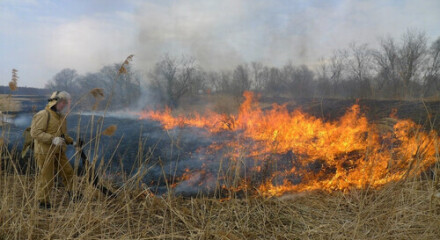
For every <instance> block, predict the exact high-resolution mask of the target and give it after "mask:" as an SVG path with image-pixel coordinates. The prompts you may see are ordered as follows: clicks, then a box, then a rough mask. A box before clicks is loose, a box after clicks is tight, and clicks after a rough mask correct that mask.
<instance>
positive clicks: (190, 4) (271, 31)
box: [0, 0, 440, 87]
mask: <svg viewBox="0 0 440 240" xmlns="http://www.w3.org/2000/svg"><path fill="white" fill-rule="evenodd" d="M439 13H440V1H439V0H413V1H410V0H402V1H397V0H392V1H386V0H359V1H350V0H326V1H324V0H321V1H317V0H272V1H269V0H252V1H251V0H223V1H209V0H174V1H170V0H161V1H147V0H145V1H143V0H128V1H115V0H77V1H69V0H0V81H1V82H0V85H7V84H8V82H9V81H10V79H11V75H12V74H11V71H12V69H13V68H16V69H18V70H19V72H18V75H19V77H20V78H19V82H18V84H19V86H32V87H43V86H44V84H45V83H46V82H47V81H48V80H49V79H51V78H52V77H53V76H54V75H55V74H56V73H57V72H59V71H60V70H62V69H63V68H73V69H76V70H77V71H78V73H80V74H85V73H87V72H93V71H98V70H99V69H100V68H101V67H102V66H104V65H108V64H112V63H118V62H122V61H123V60H124V59H125V58H126V57H127V56H128V55H130V54H134V55H135V57H134V61H133V64H134V66H135V68H136V69H138V70H140V71H142V72H146V71H148V70H149V69H150V68H151V67H152V66H153V65H154V63H155V62H156V61H158V60H159V59H160V57H161V56H163V54H165V53H168V54H170V55H172V56H181V55H182V54H184V55H188V56H193V57H195V58H196V59H197V60H198V63H199V64H200V65H201V66H202V67H203V68H205V69H207V70H219V69H230V68H232V67H234V66H235V65H236V64H239V63H243V62H251V61H260V62H263V63H264V64H267V65H270V66H282V65H283V64H285V63H286V62H288V61H291V62H292V63H294V64H310V65H313V63H315V62H317V61H318V59H319V58H321V57H327V56H329V55H331V53H332V51H333V50H335V49H340V48H346V47H348V44H349V43H350V42H357V43H359V44H363V43H367V44H368V45H369V46H370V47H375V46H377V44H378V39H379V38H380V37H385V36H391V37H394V38H396V40H399V38H400V36H401V35H402V34H403V33H404V32H405V31H406V30H408V29H418V30H421V31H424V32H425V33H426V35H427V37H428V41H429V43H431V42H432V41H433V40H435V39H437V38H438V37H440V14H439Z"/></svg>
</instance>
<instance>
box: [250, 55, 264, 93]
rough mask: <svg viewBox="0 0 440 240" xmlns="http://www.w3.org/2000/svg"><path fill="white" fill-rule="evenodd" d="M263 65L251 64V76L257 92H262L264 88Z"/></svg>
mask: <svg viewBox="0 0 440 240" xmlns="http://www.w3.org/2000/svg"><path fill="white" fill-rule="evenodd" d="M262 72H263V64H261V63H259V62H251V73H252V74H251V75H252V83H253V86H252V89H254V90H255V91H262V90H263V88H264V81H263V77H262Z"/></svg>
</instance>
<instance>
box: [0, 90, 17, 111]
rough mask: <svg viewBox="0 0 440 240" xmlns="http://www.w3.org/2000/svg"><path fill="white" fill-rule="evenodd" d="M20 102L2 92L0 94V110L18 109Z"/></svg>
mask: <svg viewBox="0 0 440 240" xmlns="http://www.w3.org/2000/svg"><path fill="white" fill-rule="evenodd" d="M20 110H21V104H20V101H19V100H17V99H15V98H13V97H11V96H8V95H4V94H0V111H1V112H10V111H20Z"/></svg>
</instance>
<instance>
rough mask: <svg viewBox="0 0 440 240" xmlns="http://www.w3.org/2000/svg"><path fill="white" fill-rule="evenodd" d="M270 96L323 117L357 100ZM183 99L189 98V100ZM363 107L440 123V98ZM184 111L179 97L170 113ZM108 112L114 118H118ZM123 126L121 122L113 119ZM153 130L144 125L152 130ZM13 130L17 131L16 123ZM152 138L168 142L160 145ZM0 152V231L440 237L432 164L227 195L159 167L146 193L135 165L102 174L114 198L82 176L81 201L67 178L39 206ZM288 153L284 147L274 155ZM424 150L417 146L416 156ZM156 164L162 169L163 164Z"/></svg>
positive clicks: (34, 235)
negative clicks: (182, 186)
mask: <svg viewBox="0 0 440 240" xmlns="http://www.w3.org/2000/svg"><path fill="white" fill-rule="evenodd" d="M231 101H232V100H231ZM204 102H207V101H204ZM212 102H213V103H212V105H213V106H214V107H213V109H215V111H217V112H222V113H234V111H235V112H236V111H237V110H236V108H238V106H239V104H236V107H234V108H231V109H229V107H230V106H231V105H233V103H232V102H231V103H229V104H224V102H225V100H224V99H221V98H220V99H215V101H212ZM271 102H278V103H287V108H289V109H290V110H291V109H294V108H297V107H298V106H302V108H303V109H304V111H306V112H308V113H309V114H311V115H314V116H317V117H322V118H324V119H327V120H329V121H330V120H333V119H337V118H338V117H340V116H341V115H344V112H345V109H346V108H347V107H349V106H350V105H351V104H353V101H348V100H317V101H310V100H295V101H291V100H286V99H282V98H272V99H268V100H263V103H262V104H261V105H262V106H263V108H270V103H271ZM187 105H188V106H189V105H191V102H189V103H188V104H187ZM361 106H362V108H363V109H364V108H366V109H369V111H368V116H367V117H368V119H369V120H372V121H374V119H376V121H377V122H378V123H379V122H382V119H383V118H385V117H387V116H388V115H389V114H390V110H392V109H393V108H395V107H396V108H398V110H400V111H398V112H397V113H396V114H397V115H398V116H399V118H408V117H411V116H412V118H413V120H414V121H415V122H417V123H419V124H421V125H422V126H424V127H423V130H421V131H429V130H432V129H433V130H438V128H437V125H436V124H437V121H435V117H436V112H435V111H433V109H434V110H436V109H438V108H437V106H438V103H437V102H427V103H422V102H400V101H395V102H383V101H365V102H364V103H362V102H361ZM415 106H416V107H415ZM185 111H187V110H186V109H185V105H184V106H183V107H182V109H179V110H177V111H176V114H178V113H181V112H185ZM426 112H428V113H430V114H426ZM427 115H428V116H430V117H426V116H427ZM112 121H113V122H112V123H116V122H117V120H116V119H113V120H112ZM119 121H121V120H119ZM124 121H125V120H124ZM124 123H126V122H124ZM130 123H132V122H130ZM145 124H147V123H145ZM121 125H122V124H121ZM126 125H127V124H126ZM154 126H156V125H154ZM122 127H123V126H120V125H119V128H122ZM104 128H105V127H104ZM5 129H11V128H3V131H2V134H4V133H5ZM154 129H155V128H153V127H151V128H150V130H151V131H153V130H154ZM12 130H14V131H15V128H12ZM119 130H120V129H119ZM123 130H124V129H123ZM170 132H171V130H170ZM188 132H192V129H191V128H190V129H188V130H186V131H184V130H182V132H179V134H180V135H178V136H180V137H181V138H182V139H183V140H180V141H181V143H180V144H179V146H182V148H183V149H188V147H187V146H186V145H190V144H194V141H189V142H187V143H186V142H185V140H184V139H185V137H187V134H189V133H188ZM101 133H102V132H98V133H97V134H101ZM168 134H170V133H168ZM182 136H183V137H182ZM137 137H138V136H134V138H136V140H135V142H137V141H140V140H138V139H137ZM196 137H198V135H196ZM222 137H223V135H222ZM150 138H151V136H150ZM174 140H175V141H177V140H179V139H174ZM174 140H173V141H174ZM153 142H154V141H153ZM435 143H436V142H435ZM139 146H142V144H139ZM158 146H159V147H161V148H165V147H166V144H165V145H164V144H162V145H160V144H159V145H158ZM434 149H435V150H436V151H435V154H434V157H435V159H434V160H435V162H436V163H438V161H439V160H438V146H437V145H435V146H434ZM1 151H2V152H1V153H2V164H4V165H2V168H1V170H2V172H1V173H0V239H70V238H78V239H438V238H439V237H440V228H439V227H438V226H439V225H440V192H439V189H440V185H439V181H438V177H437V176H438V172H437V170H436V169H437V168H436V167H435V165H433V166H431V167H430V168H428V169H423V171H421V172H420V173H418V174H406V175H404V176H403V177H402V178H401V179H400V180H399V181H391V182H389V183H387V184H385V185H383V186H380V187H373V186H372V185H368V184H366V185H365V186H364V187H363V188H353V189H350V190H347V189H345V190H343V191H328V190H313V191H301V192H288V193H285V194H283V195H281V196H268V195H267V194H265V193H264V192H261V190H260V189H259V188H244V189H241V190H240V191H234V190H228V191H226V192H228V194H225V195H221V196H215V197H214V196H212V195H210V196H209V197H208V195H204V194H195V195H185V194H181V195H178V194H175V189H177V188H173V186H171V185H172V184H171V182H168V180H169V178H168V177H165V176H164V178H163V180H162V181H164V182H165V183H163V184H164V185H165V187H166V188H167V191H166V192H163V193H160V194H159V193H153V192H151V188H150V187H151V186H149V185H146V184H139V181H140V180H141V178H140V177H139V176H138V175H136V174H134V175H127V176H125V177H126V178H125V179H124V184H122V185H114V184H112V183H111V182H107V181H106V182H105V184H106V185H107V186H112V185H113V186H112V189H113V190H115V191H117V193H118V196H117V197H116V198H107V197H105V196H104V195H103V194H102V193H100V192H99V191H98V190H96V189H95V188H93V186H91V184H88V183H87V181H86V178H85V177H78V178H77V180H76V183H77V188H78V189H80V190H81V192H82V193H83V195H84V198H83V199H82V200H81V201H78V202H72V201H69V200H68V199H67V195H66V193H65V190H64V189H63V186H60V185H58V186H57V187H56V188H55V189H54V191H53V197H52V201H53V205H54V207H53V208H52V209H50V210H47V209H40V208H39V207H38V205H37V201H36V199H35V197H34V190H35V176H34V174H33V173H32V172H30V171H28V172H26V171H25V172H23V171H21V170H19V168H20V167H19V166H18V165H17V164H16V163H17V162H14V161H13V162H12V164H11V163H9V164H6V163H5V161H7V159H8V157H10V156H12V155H14V149H12V148H8V147H6V146H5V145H2V150H1ZM287 155H288V154H287ZM148 156H150V158H155V157H156V156H155V155H148ZM171 156H174V155H171ZM285 156H286V154H284V155H283V154H280V158H283V157H285ZM423 156H425V155H418V156H417V157H414V159H418V157H423ZM419 160H421V161H423V159H419ZM148 161H154V159H148ZM234 170H235V169H234ZM406 172H408V173H409V172H410V171H409V170H408V171H406ZM162 173H163V175H166V174H168V173H165V172H164V171H163V170H162ZM146 174H149V173H146ZM182 182H184V181H182ZM225 182H227V181H226V180H225Z"/></svg>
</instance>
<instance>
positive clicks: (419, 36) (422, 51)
mask: <svg viewBox="0 0 440 240" xmlns="http://www.w3.org/2000/svg"><path fill="white" fill-rule="evenodd" d="M426 45H427V40H426V36H425V34H424V33H422V32H417V31H414V30H408V31H407V32H406V33H405V34H404V35H403V44H402V47H401V48H400V49H399V51H398V53H399V58H398V59H399V61H398V67H399V69H398V73H399V76H400V79H401V81H402V83H403V91H404V92H403V93H404V97H405V96H411V95H413V93H412V89H411V88H410V83H411V81H417V80H419V79H420V78H418V77H419V76H418V74H420V71H421V68H422V66H423V62H424V61H425V56H426V53H427V52H426Z"/></svg>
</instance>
